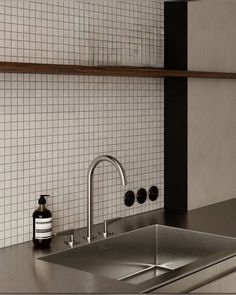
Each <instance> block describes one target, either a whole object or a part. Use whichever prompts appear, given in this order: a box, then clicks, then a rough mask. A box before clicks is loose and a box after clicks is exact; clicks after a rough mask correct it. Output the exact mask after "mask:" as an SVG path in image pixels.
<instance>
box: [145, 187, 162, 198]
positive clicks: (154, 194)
mask: <svg viewBox="0 0 236 295" xmlns="http://www.w3.org/2000/svg"><path fill="white" fill-rule="evenodd" d="M148 195H149V199H150V200H151V201H156V199H157V198H158V196H159V190H158V188H157V187H156V186H152V187H150V189H149V192H148Z"/></svg>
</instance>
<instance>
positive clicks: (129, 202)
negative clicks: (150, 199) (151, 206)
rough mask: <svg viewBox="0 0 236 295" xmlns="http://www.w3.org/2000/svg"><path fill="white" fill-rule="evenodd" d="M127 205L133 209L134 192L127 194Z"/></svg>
mask: <svg viewBox="0 0 236 295" xmlns="http://www.w3.org/2000/svg"><path fill="white" fill-rule="evenodd" d="M124 201H125V205H126V206H128V207H131V206H132V205H133V204H134V201H135V195H134V192H132V191H128V192H126V193H125V199H124Z"/></svg>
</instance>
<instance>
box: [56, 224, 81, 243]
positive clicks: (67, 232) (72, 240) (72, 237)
mask: <svg viewBox="0 0 236 295" xmlns="http://www.w3.org/2000/svg"><path fill="white" fill-rule="evenodd" d="M55 236H56V237H57V236H70V241H69V242H68V241H64V243H65V244H67V245H69V246H70V247H71V248H73V247H74V245H76V244H78V243H79V242H75V230H74V229H73V228H71V229H66V230H63V231H61V232H58V233H55Z"/></svg>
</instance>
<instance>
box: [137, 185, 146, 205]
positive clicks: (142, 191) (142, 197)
mask: <svg viewBox="0 0 236 295" xmlns="http://www.w3.org/2000/svg"><path fill="white" fill-rule="evenodd" d="M146 199H147V192H146V190H145V189H144V188H140V189H139V190H138V192H137V201H138V203H139V204H143V203H144V202H145V201H146Z"/></svg>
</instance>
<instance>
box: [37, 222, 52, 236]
mask: <svg viewBox="0 0 236 295" xmlns="http://www.w3.org/2000/svg"><path fill="white" fill-rule="evenodd" d="M51 237H52V217H49V218H35V239H50V238H51Z"/></svg>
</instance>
